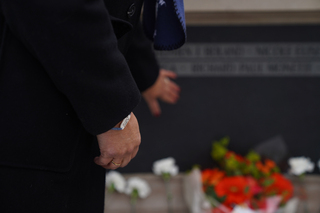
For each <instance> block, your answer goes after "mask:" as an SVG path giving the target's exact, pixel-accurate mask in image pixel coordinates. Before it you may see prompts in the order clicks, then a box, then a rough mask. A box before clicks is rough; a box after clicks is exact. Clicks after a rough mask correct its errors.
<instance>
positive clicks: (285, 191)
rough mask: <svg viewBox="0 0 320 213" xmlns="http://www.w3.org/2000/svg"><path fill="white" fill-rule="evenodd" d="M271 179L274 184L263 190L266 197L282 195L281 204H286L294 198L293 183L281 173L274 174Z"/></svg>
mask: <svg viewBox="0 0 320 213" xmlns="http://www.w3.org/2000/svg"><path fill="white" fill-rule="evenodd" d="M269 178H271V179H272V180H273V181H274V182H273V183H272V184H271V185H269V186H266V187H265V188H264V190H263V193H264V194H265V195H266V196H271V195H280V196H282V201H281V203H282V204H285V203H286V202H287V201H288V200H289V199H290V198H291V197H292V194H293V186H292V183H291V182H290V181H289V180H288V179H286V178H285V177H284V176H283V175H281V174H279V173H274V174H272V175H271V176H270V177H269ZM269 178H268V179H269ZM263 181H264V180H263Z"/></svg>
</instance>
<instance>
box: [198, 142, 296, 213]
mask: <svg viewBox="0 0 320 213" xmlns="http://www.w3.org/2000/svg"><path fill="white" fill-rule="evenodd" d="M228 144H229V138H228V137H225V138H222V139H221V140H220V141H215V142H213V146H212V152H211V156H212V158H213V159H214V160H215V162H216V164H217V166H216V167H215V168H212V169H205V170H203V171H201V187H202V190H203V192H204V196H205V201H203V204H202V207H200V208H202V211H198V212H210V213H229V212H230V213H231V212H232V213H236V212H239V213H240V212H252V213H254V212H259V213H274V212H276V211H277V210H278V209H279V208H280V207H283V206H285V205H286V203H287V202H288V200H289V199H290V198H291V197H292V195H293V185H292V183H291V182H290V181H289V180H288V179H286V178H285V177H284V176H283V175H282V174H281V173H280V169H279V168H278V167H277V165H276V164H275V162H273V161H272V160H270V159H262V158H261V156H260V155H259V154H258V153H256V152H254V151H250V152H249V153H248V154H247V155H246V156H241V155H239V154H237V153H235V152H232V151H230V150H228V148H227V146H228ZM194 177H195V176H194ZM208 203H210V204H211V205H209V206H210V207H209V210H206V211H203V209H205V208H207V209H208ZM194 212H197V211H194Z"/></svg>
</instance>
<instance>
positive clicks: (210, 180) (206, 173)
mask: <svg viewBox="0 0 320 213" xmlns="http://www.w3.org/2000/svg"><path fill="white" fill-rule="evenodd" d="M201 175H202V183H203V184H204V185H206V186H207V185H210V186H215V185H217V183H218V182H219V181H220V180H221V179H222V178H223V177H224V176H225V172H223V171H220V170H219V169H205V170H203V171H202V173H201Z"/></svg>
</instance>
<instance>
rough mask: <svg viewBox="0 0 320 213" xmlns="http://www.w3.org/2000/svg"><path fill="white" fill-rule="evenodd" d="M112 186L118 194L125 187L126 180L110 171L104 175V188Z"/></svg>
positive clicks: (117, 173)
mask: <svg viewBox="0 0 320 213" xmlns="http://www.w3.org/2000/svg"><path fill="white" fill-rule="evenodd" d="M112 184H113V186H114V188H115V190H117V191H118V192H121V193H122V192H124V189H125V186H126V180H125V179H124V177H123V176H122V175H121V174H120V173H119V172H116V171H110V172H109V173H108V174H107V175H106V186H107V187H108V188H109V187H110V186H112Z"/></svg>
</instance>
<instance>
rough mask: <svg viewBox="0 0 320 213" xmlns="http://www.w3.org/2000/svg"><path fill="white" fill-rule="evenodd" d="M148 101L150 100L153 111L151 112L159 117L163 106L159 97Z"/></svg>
mask: <svg viewBox="0 0 320 213" xmlns="http://www.w3.org/2000/svg"><path fill="white" fill-rule="evenodd" d="M147 102H148V106H149V109H150V111H151V114H152V115H153V116H155V117H159V116H160V114H161V108H160V105H159V102H158V101H157V99H153V100H149V101H147Z"/></svg>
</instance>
